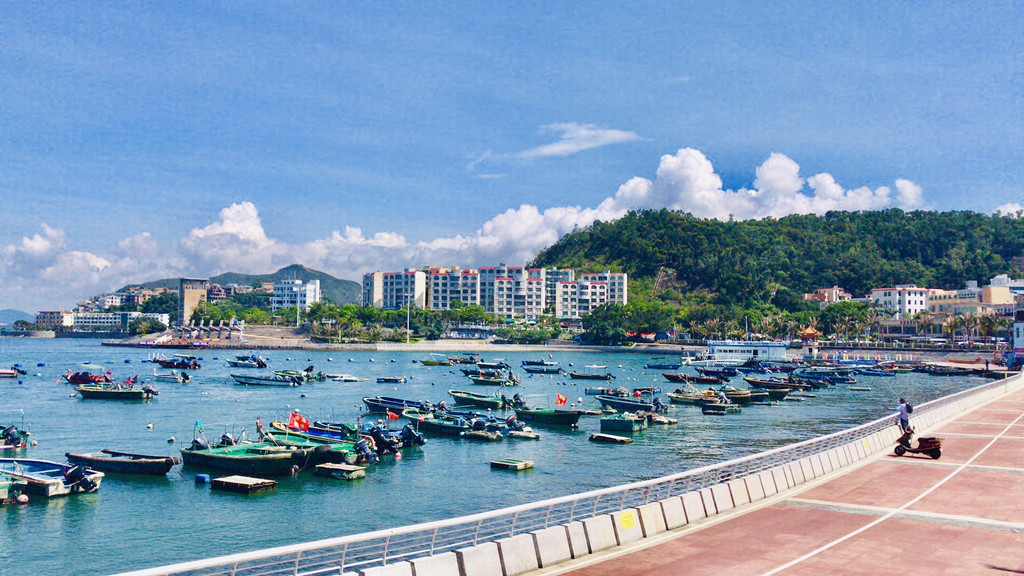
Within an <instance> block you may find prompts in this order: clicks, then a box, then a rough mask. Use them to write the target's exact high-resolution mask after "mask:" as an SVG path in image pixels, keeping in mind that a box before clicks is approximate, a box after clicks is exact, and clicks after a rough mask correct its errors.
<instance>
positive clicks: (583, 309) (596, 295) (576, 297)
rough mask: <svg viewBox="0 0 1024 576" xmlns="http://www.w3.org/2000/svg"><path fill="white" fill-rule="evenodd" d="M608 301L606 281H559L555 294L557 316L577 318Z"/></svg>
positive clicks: (564, 318)
mask: <svg viewBox="0 0 1024 576" xmlns="http://www.w3.org/2000/svg"><path fill="white" fill-rule="evenodd" d="M608 302H609V298H608V284H607V283H605V282H589V281H587V280H579V281H577V282H559V283H558V292H557V293H556V295H555V318H558V319H559V320H577V319H579V318H582V317H583V316H586V315H587V314H590V313H591V312H593V311H594V309H595V308H597V307H598V306H601V305H603V304H607V303H608Z"/></svg>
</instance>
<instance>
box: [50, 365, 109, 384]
mask: <svg viewBox="0 0 1024 576" xmlns="http://www.w3.org/2000/svg"><path fill="white" fill-rule="evenodd" d="M61 378H63V379H64V381H65V382H67V383H68V384H75V385H79V384H104V383H107V382H113V379H112V378H111V377H110V372H108V371H107V370H105V369H104V368H103V367H102V366H97V365H96V364H85V365H83V366H82V367H81V368H79V369H78V371H77V372H71V370H68V371H67V372H66V373H64V374H63V375H62V376H61Z"/></svg>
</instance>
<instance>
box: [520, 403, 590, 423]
mask: <svg viewBox="0 0 1024 576" xmlns="http://www.w3.org/2000/svg"><path fill="white" fill-rule="evenodd" d="M515 410H516V417H517V418H519V419H520V420H522V421H523V422H531V423H534V424H550V425H553V426H573V427H574V426H576V423H577V422H579V420H580V415H582V412H580V411H579V410H558V409H555V408H525V407H518V408H516V409H515Z"/></svg>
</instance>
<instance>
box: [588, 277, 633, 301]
mask: <svg viewBox="0 0 1024 576" xmlns="http://www.w3.org/2000/svg"><path fill="white" fill-rule="evenodd" d="M580 280H581V281H583V282H603V283H605V284H607V285H608V301H609V302H611V303H613V304H618V305H620V306H625V305H626V304H627V303H629V284H628V278H627V276H626V273H625V272H612V271H610V270H605V271H604V272H598V273H596V274H580Z"/></svg>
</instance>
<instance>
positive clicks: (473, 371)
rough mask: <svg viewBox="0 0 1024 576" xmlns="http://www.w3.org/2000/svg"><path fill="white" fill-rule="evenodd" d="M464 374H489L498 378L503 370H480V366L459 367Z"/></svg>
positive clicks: (502, 373)
mask: <svg viewBox="0 0 1024 576" xmlns="http://www.w3.org/2000/svg"><path fill="white" fill-rule="evenodd" d="M459 370H460V371H461V372H462V374H463V375H465V376H490V377H492V378H500V377H502V376H503V375H504V374H505V372H504V371H503V370H481V369H480V368H476V367H474V368H459Z"/></svg>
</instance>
